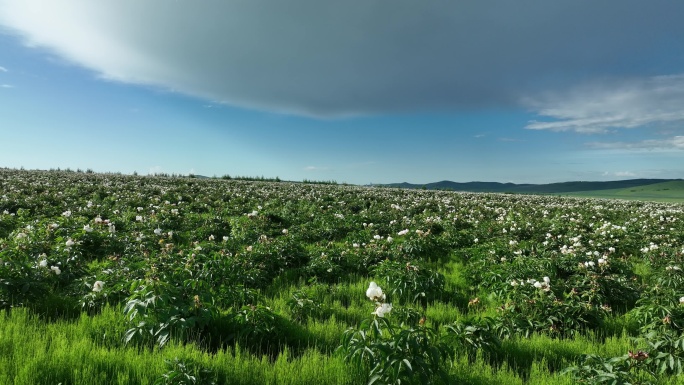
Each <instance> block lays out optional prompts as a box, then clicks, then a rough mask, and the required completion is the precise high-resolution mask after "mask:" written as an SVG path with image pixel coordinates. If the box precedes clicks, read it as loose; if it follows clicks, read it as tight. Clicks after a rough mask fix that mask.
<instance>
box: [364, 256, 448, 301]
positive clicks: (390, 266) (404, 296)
mask: <svg viewBox="0 0 684 385" xmlns="http://www.w3.org/2000/svg"><path fill="white" fill-rule="evenodd" d="M373 274H374V275H375V276H377V277H381V278H382V279H383V280H384V281H385V282H387V285H388V287H389V294H390V297H391V298H393V299H394V298H396V299H397V300H398V301H399V302H400V303H419V304H423V306H426V305H427V302H428V301H431V300H434V299H436V298H440V297H441V295H442V293H444V284H445V279H444V275H442V274H441V273H439V272H436V271H432V270H430V269H428V268H425V267H423V266H422V265H420V264H417V263H411V262H405V263H404V262H399V261H390V260H385V261H382V262H380V263H379V264H378V265H377V266H375V268H374V269H373Z"/></svg>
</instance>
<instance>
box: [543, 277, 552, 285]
mask: <svg viewBox="0 0 684 385" xmlns="http://www.w3.org/2000/svg"><path fill="white" fill-rule="evenodd" d="M544 283H546V284H547V285H548V284H550V283H551V279H550V278H549V277H544Z"/></svg>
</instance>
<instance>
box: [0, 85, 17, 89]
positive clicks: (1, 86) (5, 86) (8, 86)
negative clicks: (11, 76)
mask: <svg viewBox="0 0 684 385" xmlns="http://www.w3.org/2000/svg"><path fill="white" fill-rule="evenodd" d="M0 88H14V86H13V85H11V84H0Z"/></svg>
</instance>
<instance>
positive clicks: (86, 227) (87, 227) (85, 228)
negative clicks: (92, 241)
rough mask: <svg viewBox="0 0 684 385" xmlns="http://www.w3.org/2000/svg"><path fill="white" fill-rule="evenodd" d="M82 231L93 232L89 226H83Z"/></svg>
mask: <svg viewBox="0 0 684 385" xmlns="http://www.w3.org/2000/svg"><path fill="white" fill-rule="evenodd" d="M83 230H84V231H85V232H86V233H90V232H92V231H93V228H92V227H90V225H84V226H83Z"/></svg>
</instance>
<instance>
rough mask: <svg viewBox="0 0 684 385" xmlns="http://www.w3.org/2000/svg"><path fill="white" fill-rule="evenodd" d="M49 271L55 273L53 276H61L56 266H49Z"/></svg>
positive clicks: (60, 271)
mask: <svg viewBox="0 0 684 385" xmlns="http://www.w3.org/2000/svg"><path fill="white" fill-rule="evenodd" d="M50 270H52V271H54V272H55V275H60V274H62V270H60V269H59V267H57V266H50Z"/></svg>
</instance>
